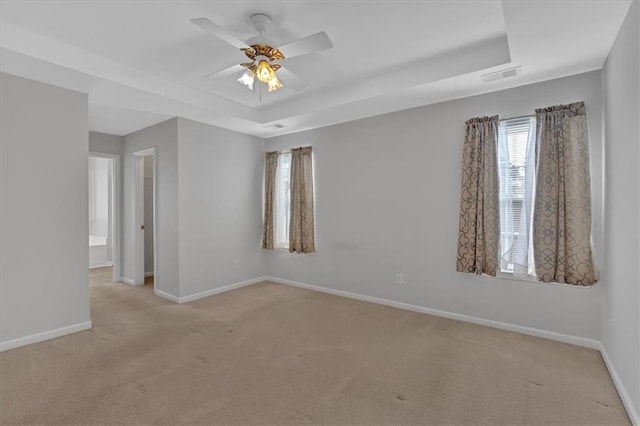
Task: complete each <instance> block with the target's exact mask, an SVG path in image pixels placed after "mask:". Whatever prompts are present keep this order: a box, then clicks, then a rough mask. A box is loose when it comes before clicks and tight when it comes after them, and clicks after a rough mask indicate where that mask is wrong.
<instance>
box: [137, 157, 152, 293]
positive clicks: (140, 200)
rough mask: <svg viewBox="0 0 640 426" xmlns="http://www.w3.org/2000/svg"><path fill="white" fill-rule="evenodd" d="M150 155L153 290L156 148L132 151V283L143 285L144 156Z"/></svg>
mask: <svg viewBox="0 0 640 426" xmlns="http://www.w3.org/2000/svg"><path fill="white" fill-rule="evenodd" d="M149 156H150V157H151V159H152V160H151V161H152V164H153V200H152V205H153V215H152V216H153V274H154V277H153V291H154V293H155V290H156V285H157V283H158V227H157V226H156V225H157V217H156V214H157V211H158V209H157V208H156V203H157V199H158V197H157V175H158V165H157V161H156V148H155V147H152V148H147V149H143V150H141V151H136V152H134V153H133V159H134V176H135V177H134V188H133V194H134V203H133V216H134V245H135V250H134V253H135V256H134V259H135V261H134V277H133V281H134V285H139V286H142V285H144V278H145V276H144V275H145V274H144V272H145V271H144V229H143V228H142V225H144V157H149Z"/></svg>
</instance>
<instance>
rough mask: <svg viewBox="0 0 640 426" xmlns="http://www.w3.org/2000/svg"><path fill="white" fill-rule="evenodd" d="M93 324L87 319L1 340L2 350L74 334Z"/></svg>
mask: <svg viewBox="0 0 640 426" xmlns="http://www.w3.org/2000/svg"><path fill="white" fill-rule="evenodd" d="M92 326H93V324H92V323H91V321H85V322H81V323H79V324H74V325H70V326H67V327H61V328H56V329H55V330H50V331H44V332H42V333H36V334H32V335H30V336H25V337H20V338H18V339H13V340H8V341H6V342H0V352H3V351H8V350H9V349H15V348H19V347H21V346H25V345H30V344H32V343H38V342H44V341H45V340H50V339H55V338H56V337H62V336H66V335H67V334H73V333H77V332H79V331H84V330H89V329H91V327H92Z"/></svg>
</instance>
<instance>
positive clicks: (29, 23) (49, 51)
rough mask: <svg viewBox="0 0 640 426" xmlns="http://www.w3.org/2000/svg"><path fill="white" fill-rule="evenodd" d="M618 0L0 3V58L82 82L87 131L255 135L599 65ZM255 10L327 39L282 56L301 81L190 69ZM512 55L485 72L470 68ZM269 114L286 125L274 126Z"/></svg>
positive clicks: (617, 20) (214, 52)
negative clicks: (173, 126) (177, 125)
mask: <svg viewBox="0 0 640 426" xmlns="http://www.w3.org/2000/svg"><path fill="white" fill-rule="evenodd" d="M630 4H631V0H602V1H599V0H584V1H580V0H566V1H560V0H558V1H544V0H538V1H515V0H504V1H499V0H469V1H415V0H414V1H369V2H365V1H341V2H337V1H310V0H308V1H234V2H232V1H208V2H205V1H95V0H92V1H79V0H74V1H10V0H3V1H2V2H0V24H1V27H0V70H2V71H4V72H8V73H11V74H16V75H20V76H24V77H27V78H32V79H35V80H39V81H43V82H47V83H50V84H55V85H59V86H62V87H67V88H70V89H73V90H78V91H82V92H86V93H88V94H89V127H90V129H91V130H94V131H99V132H104V133H111V134H117V135H124V134H128V133H131V132H133V131H136V130H139V129H141V128H144V127H147V126H149V125H152V124H155V123H157V122H160V121H164V120H166V119H167V118H169V117H173V116H180V117H185V118H189V119H192V120H196V121H202V122H205V123H209V124H213V125H217V126H221V127H225V128H228V129H231V130H236V131H240V132H244V133H249V134H253V135H256V136H261V137H271V136H275V135H279V134H284V133H291V132H295V131H300V130H305V129H310V128H315V127H320V126H325V125H330V124H335V123H339V122H344V121H349V120H354V119H357V118H362V117H367V116H371V115H377V114H383V113H386V112H391V111H397V110H401V109H406V108H411V107H415V106H419V105H426V104H429V103H434V102H439V101H443V100H447V99H454V98H460V97H465V96H470V95H474V94H479V93H485V92H489V91H495V90H501V89H504V88H507V87H514V86H519V85H523V84H529V83H533V82H536V81H542V80H547V79H551V78H557V77H562V76H566V75H571V74H576V73H580V72H586V71H590V70H594V69H600V68H601V67H602V65H603V63H604V60H605V59H606V56H607V54H608V52H609V49H610V48H611V45H612V44H613V41H614V39H615V36H616V34H617V32H618V30H619V28H620V26H621V24H622V21H623V19H624V17H625V15H626V13H627V10H628V9H629V6H630ZM256 12H262V13H267V14H269V15H270V16H271V17H272V18H273V21H274V23H273V25H272V27H271V29H270V30H269V32H268V33H267V36H268V37H269V38H270V39H272V40H274V41H275V43H276V44H277V45H282V44H285V43H287V42H289V41H292V40H295V39H298V38H301V37H304V36H307V35H310V34H313V33H316V32H318V31H325V32H326V33H327V34H328V35H329V37H330V38H331V40H332V41H333V44H334V48H333V49H330V50H326V51H322V52H318V53H314V54H311V55H306V56H302V57H297V58H292V59H290V60H288V61H286V66H287V68H288V69H290V70H291V71H293V72H295V73H296V74H298V75H299V76H300V77H301V78H303V79H304V80H306V81H308V83H309V86H307V87H306V88H305V89H303V90H301V91H299V92H295V91H293V90H292V89H290V88H288V87H286V81H284V80H283V83H284V84H285V87H284V88H283V89H281V90H278V91H276V92H272V93H266V90H265V91H264V93H262V94H260V93H259V91H258V92H257V93H252V92H251V91H249V90H247V89H246V88H245V87H244V86H242V85H240V84H239V83H237V82H236V81H235V78H237V77H234V76H231V77H227V78H224V79H204V78H202V76H203V75H206V74H208V73H211V72H213V71H216V70H219V69H223V68H226V67H228V66H231V65H234V64H237V63H239V62H244V59H246V58H245V57H244V56H243V54H242V53H241V52H240V51H238V50H237V49H235V48H234V47H232V46H230V45H228V44H226V43H225V42H223V41H221V40H219V39H216V38H214V37H213V36H211V35H209V34H207V33H204V32H203V31H202V30H200V29H199V28H198V27H196V26H195V25H193V24H191V23H190V22H189V20H190V19H191V18H196V17H206V18H209V19H210V20H212V21H213V22H215V23H217V24H218V25H220V26H221V27H223V28H226V29H227V30H229V31H231V32H232V33H233V34H235V35H236V36H237V37H238V38H240V39H243V40H246V39H247V38H249V37H251V36H253V35H255V34H254V33H253V29H252V27H251V24H250V22H249V17H250V16H251V15H252V14H253V13H256ZM515 65H521V66H522V74H521V75H519V76H517V77H514V78H511V79H507V80H504V81H501V82H496V83H490V84H484V83H483V82H482V80H481V79H480V75H481V74H484V73H486V72H489V71H494V70H499V69H503V68H507V67H510V66H515ZM274 123H282V124H284V125H286V126H287V127H285V128H283V129H276V128H274V127H273V126H272V125H273V124H274Z"/></svg>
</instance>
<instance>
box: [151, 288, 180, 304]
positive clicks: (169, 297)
mask: <svg viewBox="0 0 640 426" xmlns="http://www.w3.org/2000/svg"><path fill="white" fill-rule="evenodd" d="M153 294H155V295H156V296H159V297H162V298H163V299H167V300H169V301H171V302H173V303H180V298H179V297H176V296H174V295H173V294H169V293H167V292H164V291H162V290H158V289H157V288H156V289H154V290H153Z"/></svg>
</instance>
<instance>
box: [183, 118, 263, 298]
mask: <svg viewBox="0 0 640 426" xmlns="http://www.w3.org/2000/svg"><path fill="white" fill-rule="evenodd" d="M178 152H179V156H178V158H179V160H178V161H179V174H180V178H179V188H180V190H179V206H180V296H183V297H184V296H189V295H192V294H195V293H199V292H202V291H206V290H211V289H214V288H219V287H223V286H225V285H228V284H233V283H237V282H240V281H244V280H249V279H253V278H256V277H260V276H262V275H263V255H262V251H261V249H260V244H261V239H262V202H261V200H262V179H263V173H264V172H263V170H264V141H263V140H262V139H260V138H257V137H254V136H249V135H244V134H240V133H236V132H232V131H229V130H225V129H222V128H219V127H214V126H210V125H206V124H202V123H197V122H195V121H190V120H185V119H179V120H178Z"/></svg>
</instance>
